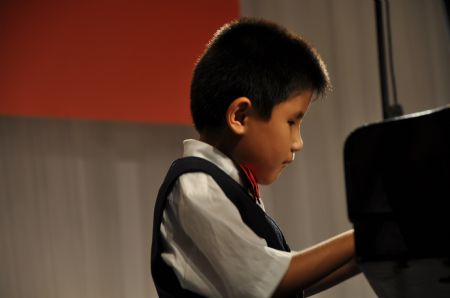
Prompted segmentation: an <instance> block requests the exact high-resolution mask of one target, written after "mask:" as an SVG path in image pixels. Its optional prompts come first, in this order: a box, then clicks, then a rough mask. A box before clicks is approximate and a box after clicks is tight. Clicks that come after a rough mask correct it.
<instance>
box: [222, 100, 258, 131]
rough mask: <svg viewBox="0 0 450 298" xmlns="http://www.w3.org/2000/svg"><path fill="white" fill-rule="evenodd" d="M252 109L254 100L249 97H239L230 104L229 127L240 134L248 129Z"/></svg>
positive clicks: (227, 118) (228, 111) (227, 116)
mask: <svg viewBox="0 0 450 298" xmlns="http://www.w3.org/2000/svg"><path fill="white" fill-rule="evenodd" d="M251 110H252V102H251V100H250V99H249V98H247V97H238V98H236V99H235V100H233V102H232V103H231V104H230V105H229V106H228V109H227V113H226V121H227V125H228V127H229V128H230V129H231V130H232V131H233V132H234V133H235V134H238V135H242V134H244V133H245V131H246V128H247V126H246V124H247V123H246V121H247V118H248V116H249V115H250V112H251Z"/></svg>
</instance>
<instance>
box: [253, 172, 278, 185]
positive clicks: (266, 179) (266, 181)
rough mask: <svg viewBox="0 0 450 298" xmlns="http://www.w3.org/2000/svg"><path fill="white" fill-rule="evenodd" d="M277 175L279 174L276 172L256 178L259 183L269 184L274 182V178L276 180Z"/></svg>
mask: <svg viewBox="0 0 450 298" xmlns="http://www.w3.org/2000/svg"><path fill="white" fill-rule="evenodd" d="M279 176H280V174H279V173H278V174H277V175H271V176H269V177H263V178H261V179H258V183H259V184H261V185H269V184H272V183H273V182H275V180H277V179H278V177H279Z"/></svg>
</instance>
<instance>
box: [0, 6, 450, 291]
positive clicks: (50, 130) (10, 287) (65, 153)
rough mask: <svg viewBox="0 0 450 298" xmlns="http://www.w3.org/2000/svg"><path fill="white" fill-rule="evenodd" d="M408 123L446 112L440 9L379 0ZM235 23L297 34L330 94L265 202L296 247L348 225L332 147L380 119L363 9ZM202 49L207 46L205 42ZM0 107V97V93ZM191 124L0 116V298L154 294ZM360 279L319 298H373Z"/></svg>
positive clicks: (278, 10)
mask: <svg viewBox="0 0 450 298" xmlns="http://www.w3.org/2000/svg"><path fill="white" fill-rule="evenodd" d="M391 10H392V14H393V16H392V30H393V41H394V56H395V57H394V58H395V62H396V71H397V82H398V94H399V99H400V102H401V103H402V104H403V107H404V109H405V110H406V112H408V113H409V112H415V111H419V110H424V109H429V108H433V107H437V106H441V105H444V104H447V103H449V99H450V87H449V85H448V79H449V78H450V61H449V57H450V55H449V52H450V47H449V44H450V43H449V32H448V31H447V27H446V24H445V18H444V10H443V7H442V3H441V1H439V0H433V1H429V0H422V1H419V0H415V1H407V0H396V1H391ZM241 11H242V15H252V16H260V17H265V18H268V19H271V20H275V21H277V22H279V23H281V24H283V25H285V26H287V27H288V28H290V29H292V30H294V31H297V32H298V33H300V34H302V35H303V36H305V38H306V39H308V40H309V41H310V42H311V43H312V44H313V45H315V46H316V47H317V48H318V50H319V52H320V53H321V54H322V56H323V58H324V60H325V61H326V62H327V64H328V67H329V70H330V74H331V77H332V80H333V84H334V91H333V93H332V94H331V95H330V96H329V97H328V98H326V99H324V100H321V101H318V102H315V103H314V104H313V106H312V109H311V110H310V111H309V113H308V114H307V116H306V118H305V122H304V127H303V130H304V140H305V148H304V150H303V152H301V153H300V154H299V155H298V159H297V160H296V162H295V163H294V164H293V165H292V166H291V167H290V168H288V169H287V170H286V171H285V173H284V174H283V175H282V176H281V178H280V179H279V181H277V182H276V183H275V184H274V185H272V186H270V187H266V188H264V190H263V194H264V199H265V204H266V206H267V209H268V211H269V213H271V214H272V215H274V217H275V218H276V219H277V221H278V222H279V223H280V225H281V226H282V228H283V230H284V231H285V234H286V236H287V238H288V240H289V243H290V244H291V246H292V247H293V248H294V249H302V248H304V247H307V246H309V245H312V244H314V243H316V242H318V241H321V240H323V239H325V238H327V237H330V236H332V235H334V234H336V233H338V232H341V231H343V230H346V229H348V228H350V227H351V225H350V223H349V221H348V219H347V215H346V202H345V190H344V179H343V168H342V147H343V143H344V140H345V138H346V136H347V135H348V134H349V133H350V132H351V131H352V130H353V129H355V128H356V127H359V126H360V125H362V124H363V123H367V122H373V121H380V120H381V104H380V92H379V83H378V81H379V79H378V70H377V58H376V56H377V53H376V41H375V27H374V23H375V21H374V12H373V3H372V1H361V0H339V1H337V0H309V1H306V0H298V1H286V0H284V1H282V0H278V1H273V0H253V1H248V0H246V1H241ZM205 42H206V41H205ZM0 96H1V94H0ZM189 137H196V134H195V132H194V130H193V129H192V128H191V127H185V126H176V125H151V124H136V123H117V122H100V121H78V120H57V119H44V118H24V117H6V116H3V117H0V297H8V298H29V297H36V298H41V297H42V298H61V297H64V298H66V297H73V298H79V297H85V298H101V297H105V298H106V297H108V298H114V297H117V298H121V297H133V298H137V297H157V296H156V293H155V290H154V286H153V284H152V281H151V277H150V241H151V239H150V237H151V228H152V212H153V204H154V200H155V197H156V193H157V190H158V187H159V184H160V182H161V181H162V179H163V176H164V174H165V172H166V170H167V168H168V166H169V165H170V162H171V160H173V159H175V158H177V157H178V156H180V154H181V150H182V148H181V141H182V140H183V139H184V138H189ZM373 296H374V294H373V293H372V291H371V289H370V288H369V287H368V285H367V283H366V281H365V280H364V278H363V277H358V278H355V279H353V280H352V281H349V282H347V283H344V284H342V285H340V286H338V287H336V288H335V289H332V290H329V291H326V292H324V293H323V294H319V295H318V297H373Z"/></svg>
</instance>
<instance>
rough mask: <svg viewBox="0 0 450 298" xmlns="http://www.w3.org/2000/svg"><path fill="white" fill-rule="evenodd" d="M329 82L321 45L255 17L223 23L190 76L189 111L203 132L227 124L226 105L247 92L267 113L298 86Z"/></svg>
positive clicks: (319, 88) (320, 88)
mask: <svg viewBox="0 0 450 298" xmlns="http://www.w3.org/2000/svg"><path fill="white" fill-rule="evenodd" d="M329 88H330V80H329V77H328V72H327V70H326V67H325V64H324V63H323V61H322V59H321V58H320V56H319V54H318V53H317V51H316V50H315V49H314V48H313V47H311V46H310V45H309V44H308V43H307V42H306V41H305V40H304V39H302V38H301V37H300V36H298V35H296V34H294V33H292V32H290V31H288V30H287V29H286V28H284V27H282V26H280V25H277V24H275V23H272V22H269V21H267V20H262V19H257V18H241V19H239V20H236V21H233V22H231V23H228V24H226V25H224V26H222V27H221V28H220V29H219V30H218V31H217V32H216V33H215V35H214V37H213V38H212V40H211V41H210V42H209V43H208V45H207V48H206V50H205V52H204V53H203V54H202V56H201V57H200V58H199V60H198V62H197V64H196V66H195V69H194V73H193V78H192V82H191V113H192V118H193V120H194V125H195V127H196V129H197V130H198V131H199V132H202V131H203V130H204V129H217V128H221V127H223V126H224V125H225V114H226V110H227V109H228V106H229V105H230V104H231V102H232V101H233V100H235V99H236V98H239V97H248V98H249V99H250V100H251V102H252V105H253V107H254V109H255V110H256V111H257V113H258V114H259V115H260V116H261V117H263V118H264V119H270V116H271V114H272V109H273V107H274V106H275V105H277V104H279V103H281V102H283V101H285V100H287V99H288V98H289V97H290V96H291V95H293V94H294V93H296V92H301V91H305V90H312V91H314V93H315V94H316V95H323V94H324V93H326V91H327V90H328V89H329Z"/></svg>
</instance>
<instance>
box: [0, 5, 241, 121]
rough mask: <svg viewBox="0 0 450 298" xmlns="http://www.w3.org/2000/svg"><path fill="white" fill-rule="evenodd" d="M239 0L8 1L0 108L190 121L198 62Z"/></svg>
mask: <svg viewBox="0 0 450 298" xmlns="http://www.w3.org/2000/svg"><path fill="white" fill-rule="evenodd" d="M238 15H239V3H238V0H215V1H211V0H194V1H185V0H177V1H150V0H147V1H145V0H142V1H139V0H109V1H107V0H104V1H103V0H91V1H82V0H81V1H80V0H78V1H74V0H64V1H60V0H59V1H56V0H40V1H39V0H29V1H14V0H6V1H2V2H1V4H0V114H3V115H25V116H50V117H64V118H84V119H103V120H127V121H128V120H131V121H144V122H158V123H186V124H187V123H190V122H191V120H190V113H189V84H190V78H191V72H192V69H193V66H194V63H195V60H196V59H197V58H198V56H199V55H200V54H201V53H202V51H203V49H204V46H205V44H206V43H207V41H208V40H209V39H210V38H211V36H212V34H213V33H214V32H215V30H216V29H217V28H218V27H219V26H221V25H222V24H223V23H225V22H228V21H230V20H232V19H235V18H237V17H238Z"/></svg>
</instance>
